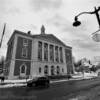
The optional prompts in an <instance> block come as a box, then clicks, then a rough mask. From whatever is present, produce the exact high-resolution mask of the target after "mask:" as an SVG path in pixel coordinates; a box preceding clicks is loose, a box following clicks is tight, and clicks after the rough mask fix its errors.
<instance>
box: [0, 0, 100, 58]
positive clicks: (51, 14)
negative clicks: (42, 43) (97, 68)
mask: <svg viewBox="0 0 100 100" xmlns="http://www.w3.org/2000/svg"><path fill="white" fill-rule="evenodd" d="M99 5H100V0H0V37H1V34H2V30H3V25H4V23H6V24H7V25H6V31H5V35H4V39H3V44H2V48H1V49H0V56H6V51H7V41H8V40H9V38H10V36H11V35H12V33H13V31H14V30H15V29H17V30H20V31H23V32H27V31H29V30H31V32H32V34H40V28H41V25H42V24H43V25H44V26H45V28H46V33H47V34H49V33H52V34H54V35H55V36H57V37H58V38H59V39H61V40H62V41H63V42H64V43H65V44H66V45H69V46H72V48H73V55H74V56H75V58H76V59H81V58H83V57H86V58H89V59H92V58H93V57H94V56H100V42H94V41H93V40H92V38H91V36H92V35H91V34H92V33H93V32H95V31H96V30H98V28H99V27H98V23H97V19H96V16H95V15H81V16H80V17H79V20H81V22H82V25H81V26H79V27H73V26H72V23H73V21H74V16H76V15H77V14H79V13H80V12H83V11H94V7H95V6H96V7H98V6H99Z"/></svg>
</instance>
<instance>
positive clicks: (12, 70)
mask: <svg viewBox="0 0 100 100" xmlns="http://www.w3.org/2000/svg"><path fill="white" fill-rule="evenodd" d="M5 68H6V71H5V75H6V76H7V77H8V79H18V78H26V77H34V76H36V75H48V76H52V75H67V74H72V73H73V64H72V47H70V46H67V45H65V44H64V43H63V42H62V41H61V40H59V39H58V38H57V37H56V36H54V35H53V34H46V33H45V27H44V26H42V27H41V34H38V35H32V33H31V32H30V31H29V32H28V33H24V32H21V31H18V30H15V31H14V32H13V34H12V36H11V38H10V39H9V41H8V49H7V56H6V62H5Z"/></svg>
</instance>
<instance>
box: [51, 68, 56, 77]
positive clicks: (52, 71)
mask: <svg viewBox="0 0 100 100" xmlns="http://www.w3.org/2000/svg"><path fill="white" fill-rule="evenodd" d="M54 74H55V68H54V66H51V75H54Z"/></svg>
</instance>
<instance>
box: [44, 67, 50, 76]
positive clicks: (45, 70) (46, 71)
mask: <svg viewBox="0 0 100 100" xmlns="http://www.w3.org/2000/svg"><path fill="white" fill-rule="evenodd" d="M48 72H49V71H48V66H47V65H46V66H45V67H44V74H45V75H48Z"/></svg>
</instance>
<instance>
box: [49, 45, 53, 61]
mask: <svg viewBox="0 0 100 100" xmlns="http://www.w3.org/2000/svg"><path fill="white" fill-rule="evenodd" d="M49 50H50V51H49V53H50V54H49V55H50V61H54V46H53V45H50V46H49Z"/></svg>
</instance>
